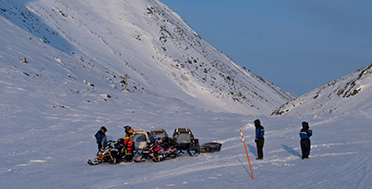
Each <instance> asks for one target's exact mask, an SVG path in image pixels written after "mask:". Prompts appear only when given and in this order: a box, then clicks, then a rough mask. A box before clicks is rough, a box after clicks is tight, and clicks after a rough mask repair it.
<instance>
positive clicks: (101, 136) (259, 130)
mask: <svg viewBox="0 0 372 189" xmlns="http://www.w3.org/2000/svg"><path fill="white" fill-rule="evenodd" d="M254 125H255V127H256V130H255V131H256V138H255V142H256V148H257V158H256V160H262V159H263V147H264V143H265V138H264V134H265V129H264V127H263V126H262V125H261V121H260V120H259V119H256V120H255V121H254ZM124 129H125V138H124V148H123V149H122V152H121V153H122V154H124V155H125V160H126V161H132V159H133V149H134V142H133V133H134V130H133V129H132V128H131V127H130V126H125V127H124ZM106 132H107V128H106V127H105V126H102V127H101V128H100V130H99V131H97V133H96V134H95V137H96V141H97V144H98V153H99V152H100V151H101V150H103V148H104V146H102V143H103V141H104V140H105V139H106ZM299 134H300V138H301V140H300V145H301V152H302V159H309V155H310V146H311V144H310V137H311V136H312V134H313V132H312V130H311V129H309V123H307V122H305V121H304V122H302V129H301V130H300V133H299Z"/></svg>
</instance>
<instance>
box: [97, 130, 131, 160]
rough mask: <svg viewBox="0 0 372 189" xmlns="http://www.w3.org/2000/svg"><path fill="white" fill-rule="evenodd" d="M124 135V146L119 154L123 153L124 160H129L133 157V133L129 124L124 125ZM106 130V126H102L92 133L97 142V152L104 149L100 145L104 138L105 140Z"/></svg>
mask: <svg viewBox="0 0 372 189" xmlns="http://www.w3.org/2000/svg"><path fill="white" fill-rule="evenodd" d="M124 129H125V130H124V132H125V137H124V148H123V149H122V151H121V152H120V153H121V154H123V155H125V161H127V162H130V161H132V159H133V149H134V142H133V134H134V130H133V129H132V128H131V127H130V126H128V125H127V126H125V127H124ZM106 132H107V128H106V127H105V126H102V127H101V128H100V130H98V131H97V133H96V134H95V135H94V136H95V137H96V142H97V144H98V152H97V154H98V153H100V152H101V151H103V150H104V147H105V146H102V144H103V143H104V140H106Z"/></svg>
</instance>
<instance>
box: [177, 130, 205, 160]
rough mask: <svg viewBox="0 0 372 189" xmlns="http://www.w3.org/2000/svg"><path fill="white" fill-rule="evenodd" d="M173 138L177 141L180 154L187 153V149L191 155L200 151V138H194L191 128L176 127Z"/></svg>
mask: <svg viewBox="0 0 372 189" xmlns="http://www.w3.org/2000/svg"><path fill="white" fill-rule="evenodd" d="M173 139H174V140H175V142H176V146H177V149H178V151H179V154H185V151H186V152H187V154H189V155H190V156H193V155H196V154H199V153H200V146H199V139H196V138H194V135H193V134H192V132H191V130H190V129H189V128H176V129H175V130H174V133H173Z"/></svg>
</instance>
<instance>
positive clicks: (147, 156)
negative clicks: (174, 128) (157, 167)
mask: <svg viewBox="0 0 372 189" xmlns="http://www.w3.org/2000/svg"><path fill="white" fill-rule="evenodd" d="M177 155H178V150H177V148H176V146H175V142H174V140H173V139H171V138H168V137H164V138H163V139H161V140H157V141H156V142H154V143H151V144H149V145H148V146H147V147H146V148H144V149H143V150H142V151H141V153H140V155H139V156H138V157H134V158H133V161H134V162H137V163H138V162H144V161H146V160H152V161H154V162H159V161H163V160H165V159H173V158H176V157H177Z"/></svg>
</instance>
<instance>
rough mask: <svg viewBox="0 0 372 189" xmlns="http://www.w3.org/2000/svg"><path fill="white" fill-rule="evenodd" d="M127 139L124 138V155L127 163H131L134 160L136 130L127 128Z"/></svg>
mask: <svg viewBox="0 0 372 189" xmlns="http://www.w3.org/2000/svg"><path fill="white" fill-rule="evenodd" d="M124 128H125V138H124V148H123V151H124V152H123V153H124V154H125V161H126V162H131V161H132V159H133V147H134V142H133V133H134V130H133V129H132V128H131V127H130V126H128V125H127V126H125V127H124Z"/></svg>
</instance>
